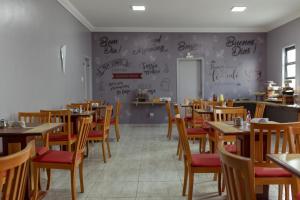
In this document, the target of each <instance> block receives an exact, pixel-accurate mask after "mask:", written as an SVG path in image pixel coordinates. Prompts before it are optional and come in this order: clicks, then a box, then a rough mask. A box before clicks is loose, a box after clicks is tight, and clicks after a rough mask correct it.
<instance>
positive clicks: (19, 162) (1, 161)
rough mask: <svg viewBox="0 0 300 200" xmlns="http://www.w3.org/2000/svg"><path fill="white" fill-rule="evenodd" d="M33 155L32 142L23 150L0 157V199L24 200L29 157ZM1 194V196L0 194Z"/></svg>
mask: <svg viewBox="0 0 300 200" xmlns="http://www.w3.org/2000/svg"><path fill="white" fill-rule="evenodd" d="M32 154H34V142H33V141H32V142H30V143H28V145H27V146H26V148H25V149H23V150H21V151H19V152H17V153H14V154H11V155H9V156H4V157H0V197H1V196H2V197H1V199H3V200H10V199H12V200H15V199H16V200H19V199H24V198H25V191H26V184H27V180H28V179H27V178H28V170H29V168H30V162H29V160H30V157H31V155H32ZM1 193H2V194H1Z"/></svg>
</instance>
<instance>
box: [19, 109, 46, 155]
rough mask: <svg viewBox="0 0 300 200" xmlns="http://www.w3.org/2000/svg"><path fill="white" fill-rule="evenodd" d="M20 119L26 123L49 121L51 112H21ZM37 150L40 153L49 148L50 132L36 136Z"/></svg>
mask: <svg viewBox="0 0 300 200" xmlns="http://www.w3.org/2000/svg"><path fill="white" fill-rule="evenodd" d="M18 120H19V121H24V122H25V123H49V122H50V112H19V113H18ZM35 143H36V147H35V151H36V153H37V154H38V155H41V154H43V153H45V152H46V151H47V150H48V148H49V133H47V134H45V135H43V136H36V137H35Z"/></svg>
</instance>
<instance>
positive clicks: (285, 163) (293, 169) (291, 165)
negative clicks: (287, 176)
mask: <svg viewBox="0 0 300 200" xmlns="http://www.w3.org/2000/svg"><path fill="white" fill-rule="evenodd" d="M267 158H269V159H270V160H271V161H272V162H274V163H275V164H277V165H278V166H280V167H282V168H284V169H285V170H287V171H289V172H290V173H291V174H292V175H293V177H294V184H293V186H295V187H294V188H293V187H292V193H293V199H296V196H297V194H300V193H299V192H300V154H299V153H282V154H267Z"/></svg>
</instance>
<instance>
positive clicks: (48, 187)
mask: <svg viewBox="0 0 300 200" xmlns="http://www.w3.org/2000/svg"><path fill="white" fill-rule="evenodd" d="M46 172H47V187H46V190H49V189H50V184H51V169H46Z"/></svg>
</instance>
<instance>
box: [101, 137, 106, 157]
mask: <svg viewBox="0 0 300 200" xmlns="http://www.w3.org/2000/svg"><path fill="white" fill-rule="evenodd" d="M104 143H105V141H104V140H103V141H102V155H103V161H104V163H106V155H105V146H104V145H105V144H104Z"/></svg>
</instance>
